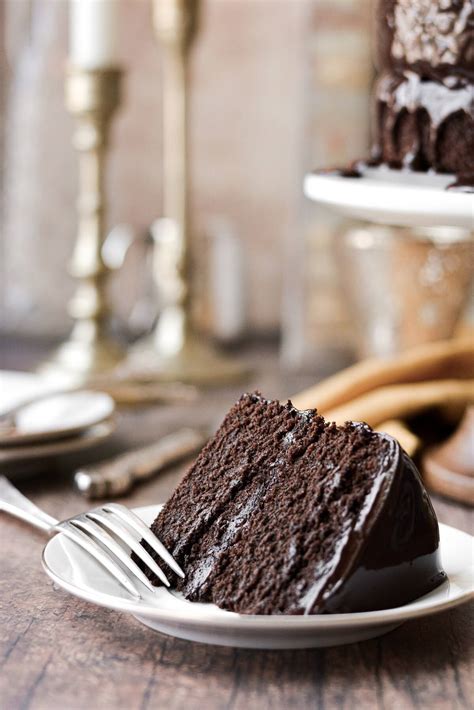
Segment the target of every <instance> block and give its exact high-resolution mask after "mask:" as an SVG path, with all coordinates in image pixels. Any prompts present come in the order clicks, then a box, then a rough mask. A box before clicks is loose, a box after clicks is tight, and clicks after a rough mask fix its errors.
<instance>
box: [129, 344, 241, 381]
mask: <svg viewBox="0 0 474 710" xmlns="http://www.w3.org/2000/svg"><path fill="white" fill-rule="evenodd" d="M127 370H128V371H129V372H130V373H131V374H132V376H133V374H136V375H137V376H138V375H140V377H142V378H143V377H146V379H147V380H157V381H163V382H183V383H185V384H193V385H201V386H212V385H224V384H227V383H232V382H238V381H240V380H243V379H245V378H246V377H247V376H248V375H249V372H250V370H249V368H248V367H247V366H246V365H245V364H244V363H242V362H240V361H239V360H235V359H234V358H231V357H229V356H227V355H223V354H221V353H219V352H218V350H217V349H216V348H215V347H213V346H212V345H211V344H210V343H208V342H206V341H204V340H202V339H201V338H199V336H198V335H197V334H195V333H188V334H187V337H186V339H185V341H184V343H183V344H182V346H181V347H180V348H179V349H178V350H177V351H175V352H173V353H165V352H163V351H161V352H160V350H159V349H158V348H157V347H156V342H155V340H154V339H153V337H150V338H146V339H144V340H143V341H140V342H139V343H137V345H135V346H134V347H133V348H132V350H131V352H130V355H129V357H128V359H127Z"/></svg>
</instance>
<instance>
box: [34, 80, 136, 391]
mask: <svg viewBox="0 0 474 710" xmlns="http://www.w3.org/2000/svg"><path fill="white" fill-rule="evenodd" d="M121 77H122V72H121V70H120V69H117V68H113V67H111V68H106V69H91V70H88V69H80V68H75V67H72V68H71V69H70V71H69V72H68V75H67V77H66V106H67V108H68V109H69V111H70V112H71V113H72V114H73V116H75V118H76V119H77V126H76V129H75V132H74V136H73V145H74V147H75V148H76V150H77V151H78V154H79V199H78V202H77V210H78V217H79V225H78V235H77V241H76V246H75V249H74V254H73V258H72V262H71V266H70V273H71V275H72V276H74V277H75V278H76V279H78V280H79V286H78V287H77V290H76V293H75V294H74V297H73V298H72V300H71V302H70V303H69V309H68V310H69V314H70V315H71V316H72V318H73V319H74V321H75V324H74V326H73V329H72V332H71V335H70V337H69V339H68V340H67V341H66V342H64V343H63V344H62V345H61V346H60V348H59V349H58V350H57V351H56V353H55V354H54V355H53V356H52V358H51V359H50V360H48V361H47V362H46V363H45V364H44V365H43V366H42V367H41V368H40V369H41V371H43V372H44V371H49V372H51V373H56V372H58V371H59V372H61V371H62V372H66V373H67V374H70V375H71V378H72V379H73V380H74V381H87V380H88V379H91V378H93V377H94V375H97V374H103V373H105V372H108V371H110V370H112V369H113V368H114V367H115V366H116V365H117V363H119V362H120V361H121V360H122V358H123V354H124V353H123V351H122V349H121V347H119V345H118V344H117V343H116V342H115V340H114V339H113V338H111V336H110V335H109V333H108V320H109V314H110V311H109V307H108V302H107V295H106V282H107V276H108V272H109V270H108V268H107V267H106V265H105V264H104V261H103V259H102V253H101V251H102V245H103V242H104V238H105V189H104V168H105V160H106V154H107V147H108V136H109V128H110V123H111V119H112V116H113V114H114V112H115V110H116V109H117V107H118V106H119V104H120V85H121Z"/></svg>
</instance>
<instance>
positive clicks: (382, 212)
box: [304, 166, 474, 230]
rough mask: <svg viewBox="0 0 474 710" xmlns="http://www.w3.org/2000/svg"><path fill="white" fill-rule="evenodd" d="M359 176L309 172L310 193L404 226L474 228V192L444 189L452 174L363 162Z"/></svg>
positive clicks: (357, 214) (353, 212) (344, 210)
mask: <svg viewBox="0 0 474 710" xmlns="http://www.w3.org/2000/svg"><path fill="white" fill-rule="evenodd" d="M360 172H361V173H362V176H361V177H343V176H341V175H337V174H330V173H328V174H318V173H311V174H308V175H307V176H306V178H305V181H304V191H305V194H306V196H307V197H309V198H310V199H311V200H314V201H315V202H318V203H319V204H322V205H326V206H327V207H329V208H330V209H331V210H333V211H335V212H337V213H338V214H340V215H343V216H346V217H352V218H355V219H363V220H366V221H369V222H376V223H379V224H390V225H394V226H401V227H442V226H446V227H462V228H464V229H471V230H472V229H474V193H468V192H461V191H458V190H446V187H447V185H449V184H451V183H453V182H454V181H455V177H454V176H453V175H440V174H429V173H415V172H411V171H405V170H391V169H390V168H387V167H385V166H380V167H376V168H363V169H361V170H360Z"/></svg>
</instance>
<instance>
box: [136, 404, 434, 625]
mask: <svg viewBox="0 0 474 710" xmlns="http://www.w3.org/2000/svg"><path fill="white" fill-rule="evenodd" d="M151 529H152V530H153V532H154V533H155V534H156V535H157V536H158V537H159V538H160V540H161V541H162V542H163V543H164V544H165V545H166V547H167V548H168V549H169V551H170V552H171V554H172V555H173V556H174V557H175V559H176V560H177V562H178V563H179V564H180V565H181V567H182V568H183V569H184V572H185V578H184V580H180V579H178V578H177V577H176V576H175V575H173V573H172V572H171V571H170V570H169V569H167V570H166V572H167V574H169V576H170V579H172V584H173V586H174V587H175V588H176V589H178V590H180V591H181V592H183V594H184V595H185V597H186V598H187V599H189V600H192V601H201V602H214V603H215V604H217V605H218V606H219V607H221V608H223V609H228V610H231V611H236V612H240V613H246V614H317V613H334V612H349V611H365V610H373V609H382V608H389V607H394V606H398V605H400V604H405V603H407V602H409V601H411V600H413V599H415V598H417V597H419V596H421V595H423V594H426V593H427V592H429V591H431V590H432V589H433V588H435V587H436V586H438V585H439V584H441V583H442V582H443V581H444V580H445V579H446V575H445V573H444V572H443V570H442V568H441V563H440V560H439V555H438V545H439V532H438V523H437V520H436V516H435V513H434V511H433V508H432V506H431V503H430V501H429V498H428V495H427V493H426V491H425V489H424V487H423V485H422V483H421V480H420V477H419V474H418V472H417V470H416V468H415V466H414V464H413V463H412V461H411V460H410V459H409V458H408V456H407V455H406V454H405V453H404V452H403V451H402V450H401V448H400V446H399V445H398V443H397V442H396V441H395V440H394V439H392V438H390V437H389V436H386V435H382V434H377V433H375V432H374V431H372V430H371V429H370V428H369V427H368V426H366V425H365V424H360V423H347V424H346V425H345V426H342V427H338V426H336V425H335V424H331V423H328V422H326V421H325V420H324V419H323V418H322V417H321V416H318V414H317V413H316V411H315V410H309V411H304V412H302V411H299V410H297V409H295V408H294V407H293V406H292V405H291V403H290V402H288V403H287V404H281V403H279V402H276V401H267V400H265V399H263V398H262V397H261V396H260V395H258V394H251V395H249V394H246V395H243V396H242V397H241V399H240V400H239V401H238V402H237V403H236V404H235V405H234V407H233V408H232V409H231V410H230V412H229V413H228V415H227V416H226V418H225V420H224V422H223V424H222V425H221V427H220V428H219V430H218V431H217V433H216V434H215V436H214V437H213V438H212V439H211V441H210V442H209V443H208V444H207V445H206V447H205V448H204V449H203V451H202V452H201V454H200V455H199V457H198V458H197V460H196V462H195V463H194V465H193V466H192V468H191V469H190V471H189V472H188V474H187V475H186V476H185V478H184V480H183V481H182V483H181V484H180V485H179V486H178V488H177V489H176V491H175V492H174V494H173V495H172V497H171V498H170V500H169V501H168V503H167V504H166V505H165V506H164V508H163V510H162V512H161V514H160V515H159V516H158V517H157V519H156V520H155V521H154V523H153V525H152V528H151ZM144 544H145V545H146V543H144ZM148 549H149V548H148ZM154 581H156V583H158V580H154Z"/></svg>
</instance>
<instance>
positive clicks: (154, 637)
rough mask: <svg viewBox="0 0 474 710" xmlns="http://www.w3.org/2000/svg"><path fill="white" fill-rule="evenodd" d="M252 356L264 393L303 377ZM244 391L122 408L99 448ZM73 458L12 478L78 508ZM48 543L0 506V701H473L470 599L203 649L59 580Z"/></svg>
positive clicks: (162, 486) (163, 478) (386, 704)
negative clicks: (316, 634)
mask: <svg viewBox="0 0 474 710" xmlns="http://www.w3.org/2000/svg"><path fill="white" fill-rule="evenodd" d="M249 357H251V359H252V361H254V363H255V364H256V375H255V383H258V385H259V387H260V388H261V389H262V390H263V391H264V392H265V393H268V395H269V396H285V395H287V394H288V393H290V392H292V391H298V389H300V387H301V386H303V385H305V384H306V382H305V381H304V379H300V380H299V381H296V379H294V378H288V377H285V376H283V375H282V374H281V373H279V371H278V367H277V364H276V358H275V357H274V356H272V355H271V354H269V353H267V352H265V351H259V352H256V353H255V352H252V353H250V355H249ZM263 365H264V367H263ZM249 386H252V385H249ZM240 389H241V388H240V387H239V388H228V389H222V390H215V391H213V392H209V393H208V394H206V396H205V397H204V398H203V400H202V401H200V402H199V403H198V404H196V406H193V407H189V406H186V407H182V406H175V407H167V408H156V407H155V408H153V407H148V408H146V409H136V410H128V411H124V412H122V413H121V414H120V421H119V428H118V432H117V435H116V436H115V437H114V441H113V442H111V443H110V444H109V445H108V446H107V447H105V448H104V449H103V450H102V451H101V452H99V453H98V454H96V456H97V455H105V454H107V455H109V454H111V453H116V452H117V451H120V450H123V449H126V448H128V447H130V446H138V445H141V444H146V443H150V442H152V441H153V440H155V439H156V438H157V437H159V436H160V435H163V434H165V433H167V432H170V431H173V429H176V428H177V427H178V426H182V425H183V424H191V425H201V426H202V425H204V426H210V425H212V424H213V423H217V421H218V420H219V418H220V416H221V414H222V413H223V412H224V411H225V410H226V409H227V407H228V406H229V404H230V403H231V402H232V401H233V399H234V398H235V397H236V396H237V394H238V393H239V391H240ZM81 463H82V459H81ZM76 464H77V461H75V460H65V461H63V462H62V465H61V466H59V467H53V468H51V467H50V466H49V465H48V467H47V468H45V470H44V472H43V474H42V475H40V476H39V477H36V478H34V479H31V480H24V481H21V482H19V483H18V485H19V487H21V489H22V490H23V491H24V492H25V493H26V494H27V495H28V496H30V497H31V498H32V499H33V500H34V501H35V502H36V503H38V504H39V505H40V506H42V507H43V508H44V509H45V510H47V511H48V512H50V513H51V514H52V515H55V516H57V517H58V518H64V517H67V516H69V515H72V514H74V513H77V512H79V511H80V510H82V509H84V508H85V507H87V503H86V502H85V501H83V499H82V498H80V496H79V495H78V494H77V493H74V492H73V491H72V489H71V474H72V470H73V469H74V466H75V465H76ZM184 470H185V466H184V465H181V466H179V467H177V468H174V469H173V470H169V471H166V472H164V473H162V474H161V475H160V476H159V477H158V478H157V479H155V480H153V481H151V482H148V483H147V484H146V485H142V486H137V487H136V488H135V489H134V490H133V492H132V493H131V494H130V495H128V496H127V497H126V498H124V499H122V500H123V501H124V502H125V503H126V504H127V505H132V506H133V505H145V504H150V503H158V502H161V501H163V500H165V499H166V498H167V497H168V495H169V494H170V493H171V491H172V490H173V488H174V487H175V485H176V483H177V481H178V480H179V478H180V476H181V475H182V474H183V472H184ZM434 505H435V507H436V510H437V513H438V515H439V519H440V520H441V521H443V522H446V523H449V524H451V525H455V526H456V527H459V528H461V529H463V530H466V531H469V532H472V524H473V518H472V512H471V510H470V509H468V508H465V507H462V506H459V505H455V504H452V503H449V502H447V501H444V500H442V499H440V498H434ZM44 542H45V540H44V537H43V536H42V534H41V533H39V532H36V531H34V530H32V529H30V528H28V527H27V526H25V525H23V524H21V523H20V522H17V521H15V520H12V519H10V518H7V517H6V516H5V517H4V516H2V517H1V519H0V707H1V708H2V710H17V709H20V708H32V709H35V710H40V709H45V710H46V709H48V710H51V709H53V710H55V709H56V708H57V709H61V710H63V709H65V710H75V709H76V708H77V709H78V710H79V709H80V710H82V709H86V710H95V709H96V708H101V709H105V710H109V709H110V710H112V708H113V709H114V710H120V709H122V708H123V709H124V710H125V709H126V710H128V709H130V710H135V709H136V710H139V709H142V710H145V709H146V708H150V709H151V708H169V709H170V710H174V709H179V710H181V709H186V710H188V709H190V710H194V708H196V709H199V710H200V709H201V708H209V709H210V710H213V709H214V708H215V709H217V708H222V709H224V708H226V709H227V708H228V709H235V710H253V709H255V710H257V709H258V710H265V709H266V708H268V709H269V710H270V709H271V710H279V709H280V708H281V709H287V708H288V709H289V708H328V709H332V708H347V709H349V708H350V709H352V708H361V709H364V710H365V709H366V708H369V709H370V708H387V709H388V710H391V709H392V708H393V709H394V710H395V709H396V710H399V709H400V710H405V709H410V708H430V709H432V708H435V709H436V708H443V709H444V708H471V707H472V704H473V699H474V682H473V677H474V673H473V651H472V647H473V636H474V616H473V608H474V607H473V605H472V604H471V605H465V606H463V607H460V608H457V609H455V610H453V611H449V612H445V613H442V614H439V615H436V616H432V617H429V618H426V619H421V620H416V621H412V622H410V623H407V624H404V625H403V626H401V627H399V628H398V629H396V630H395V631H393V632H392V633H390V634H388V635H387V636H384V637H382V638H379V639H375V640H372V641H366V642H363V643H359V644H354V645H350V646H342V647H338V648H329V649H314V650H311V649H310V650H302V651H250V650H244V649H230V648H221V647H218V646H216V647H213V646H208V645H201V644H196V643H190V642H187V641H181V640H178V639H173V638H171V637H166V636H164V635H161V634H159V633H156V632H153V631H151V630H149V629H147V628H145V627H144V626H142V625H141V624H139V622H138V621H135V620H134V619H133V618H132V617H129V616H127V615H125V614H120V613H118V612H114V611H109V610H107V609H102V608H100V607H97V606H93V605H91V604H88V603H86V602H82V601H80V600H78V599H76V598H74V597H72V596H69V595H68V594H66V593H65V592H63V591H62V590H60V589H55V588H54V586H53V585H52V584H51V582H50V581H49V580H48V578H47V577H46V575H45V574H44V572H43V571H42V569H41V564H40V557H41V550H42V548H43V545H44Z"/></svg>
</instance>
